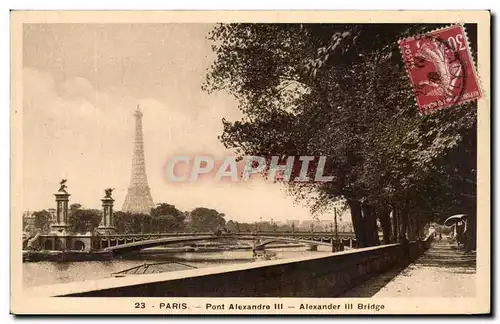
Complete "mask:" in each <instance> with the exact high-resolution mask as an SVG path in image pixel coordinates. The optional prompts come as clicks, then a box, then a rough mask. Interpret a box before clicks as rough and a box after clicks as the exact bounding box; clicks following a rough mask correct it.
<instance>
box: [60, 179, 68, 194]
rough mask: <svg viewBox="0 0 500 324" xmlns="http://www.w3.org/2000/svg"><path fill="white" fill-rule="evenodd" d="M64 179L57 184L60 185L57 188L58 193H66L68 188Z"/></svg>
mask: <svg viewBox="0 0 500 324" xmlns="http://www.w3.org/2000/svg"><path fill="white" fill-rule="evenodd" d="M66 181H68V180H66V179H62V180H61V182H59V184H60V185H61V187H60V188H59V192H64V193H67V192H66V188H68V186H66Z"/></svg>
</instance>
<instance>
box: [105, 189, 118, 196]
mask: <svg viewBox="0 0 500 324" xmlns="http://www.w3.org/2000/svg"><path fill="white" fill-rule="evenodd" d="M113 190H115V188H108V189H104V193H105V196H104V198H112V197H111V194H112V193H113Z"/></svg>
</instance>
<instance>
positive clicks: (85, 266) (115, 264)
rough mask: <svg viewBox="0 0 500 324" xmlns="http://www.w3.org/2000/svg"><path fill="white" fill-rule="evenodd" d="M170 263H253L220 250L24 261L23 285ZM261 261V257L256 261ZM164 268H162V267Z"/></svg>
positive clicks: (325, 250)
mask: <svg viewBox="0 0 500 324" xmlns="http://www.w3.org/2000/svg"><path fill="white" fill-rule="evenodd" d="M266 250H268V251H273V252H275V253H276V257H274V259H287V258H297V257H305V256H321V255H328V254H331V248H329V247H327V246H318V251H306V248H305V247H297V248H281V249H266ZM163 261H168V262H171V263H170V264H169V265H168V266H167V268H168V270H167V271H183V270H188V269H192V268H193V267H196V268H206V267H223V266H224V265H229V264H236V263H248V262H255V260H254V259H253V257H252V251H250V250H235V251H221V252H181V253H177V252H176V253H165V254H162V255H154V256H153V255H147V256H141V257H140V258H136V259H114V260H111V261H85V262H65V263H58V262H25V263H23V284H24V287H25V288H27V287H33V286H39V285H51V284H58V283H66V282H73V281H83V280H94V279H102V278H110V277H111V276H112V274H113V273H116V272H119V271H123V270H126V269H129V268H132V267H136V266H140V265H143V264H145V263H148V264H149V263H155V262H163ZM259 261H261V260H259ZM163 268H165V267H163Z"/></svg>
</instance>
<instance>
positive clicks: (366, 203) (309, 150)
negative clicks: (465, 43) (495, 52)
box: [203, 24, 476, 246]
mask: <svg viewBox="0 0 500 324" xmlns="http://www.w3.org/2000/svg"><path fill="white" fill-rule="evenodd" d="M436 27H440V26H438V25H428V24H427V25H418V24H412V25H400V24H382V25H376V24H369V25H363V24H359V25H341V24H222V25H218V26H217V27H215V28H214V30H213V31H212V33H211V34H210V36H209V37H210V39H212V40H213V41H214V44H215V45H214V47H213V48H214V51H215V53H216V60H215V62H214V64H213V66H212V68H211V70H210V71H209V72H208V74H207V80H206V83H205V84H204V85H203V89H206V90H207V91H209V92H212V91H217V90H226V91H228V92H229V93H230V94H232V95H233V96H234V97H235V98H236V99H237V100H238V101H239V107H240V109H241V110H242V112H243V113H244V118H243V119H242V120H240V121H234V122H230V121H227V120H223V121H222V122H223V126H224V131H223V134H222V135H221V136H220V139H221V141H222V142H223V143H224V144H225V146H226V147H228V148H233V149H236V152H237V153H238V154H240V157H241V156H243V155H260V156H270V155H278V156H285V157H286V156H291V155H294V156H298V155H310V156H327V157H328V160H327V165H326V170H325V171H326V174H331V175H333V177H334V180H333V181H331V182H327V183H293V182H292V183H290V188H289V189H290V192H291V193H293V194H294V195H296V196H297V197H298V198H299V199H306V200H309V201H312V207H313V210H315V211H317V210H321V208H325V207H328V206H329V205H330V204H331V203H332V202H334V201H337V200H339V199H344V200H345V201H346V203H347V206H348V207H349V208H350V209H351V215H352V223H353V227H354V231H355V233H356V238H357V240H358V246H370V245H376V244H379V239H378V226H377V219H378V221H379V223H380V225H381V227H382V230H383V234H384V242H385V243H388V242H390V241H394V240H403V241H404V240H406V239H407V238H409V239H415V238H417V237H418V235H419V233H420V232H421V230H422V228H423V225H424V224H425V223H427V222H429V221H430V220H431V219H433V218H434V217H435V215H439V213H444V212H445V210H449V209H450V208H452V207H453V206H455V208H460V209H465V210H469V211H470V213H472V214H473V213H474V210H475V209H474V206H475V200H474V198H473V199H470V201H469V202H467V201H465V200H464V199H459V198H460V197H461V196H462V195H461V194H462V192H461V191H463V188H464V185H465V183H469V185H468V189H467V193H466V194H469V195H473V194H474V193H475V185H474V183H475V181H474V179H471V175H472V174H473V172H474V171H475V160H474V158H475V156H476V154H475V153H476V149H475V142H474V141H475V140H474V138H473V137H472V136H471V135H472V134H475V132H476V109H475V105H474V104H465V105H461V106H459V107H453V108H452V109H446V110H442V111H438V112H435V113H433V114H431V115H428V116H419V115H418V113H417V110H416V106H415V102H414V94H413V90H412V89H411V86H410V83H409V81H408V76H407V73H406V71H405V68H404V66H403V61H402V59H401V55H400V52H399V48H398V40H399V39H401V38H402V37H405V36H409V35H414V34H419V33H422V32H425V31H428V30H432V29H435V28H436ZM466 28H470V30H469V32H468V34H471V35H472V36H471V40H472V42H473V43H474V42H475V38H474V35H475V32H474V26H466ZM473 47H474V46H473ZM470 156H472V157H474V158H473V159H470V158H468V157H470ZM452 157H454V159H453V158H452ZM457 159H458V161H460V160H463V159H465V160H466V161H467V163H464V164H463V165H461V166H460V167H459V168H458V169H460V171H461V172H460V176H459V177H456V176H455V175H454V173H455V172H452V170H455V169H457V166H456V164H457V163H456V161H457ZM295 171H296V170H295ZM309 171H310V173H312V172H313V168H311V169H310V170H309ZM311 175H312V174H311ZM312 176H314V175H312ZM460 177H461V178H460ZM467 180H469V181H472V183H470V182H468V181H467ZM310 193H314V194H315V195H310ZM439 198H443V199H442V200H441V201H440V200H439ZM391 214H392V217H391V216H390V215H391Z"/></svg>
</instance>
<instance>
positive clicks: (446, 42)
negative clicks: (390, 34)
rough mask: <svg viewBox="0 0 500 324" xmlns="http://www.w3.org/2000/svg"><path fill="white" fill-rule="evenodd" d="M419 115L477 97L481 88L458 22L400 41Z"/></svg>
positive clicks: (465, 36) (462, 29)
mask: <svg viewBox="0 0 500 324" xmlns="http://www.w3.org/2000/svg"><path fill="white" fill-rule="evenodd" d="M400 48H401V52H402V54H403V58H404V61H405V65H406V68H407V70H408V73H409V75H410V80H411V83H412V85H413V87H414V90H415V99H416V102H417V105H418V109H419V112H420V113H421V114H427V113H430V112H433V111H436V110H439V109H443V108H447V107H451V106H454V105H459V104H461V103H463V102H466V101H470V100H477V99H479V98H480V97H481V88H480V86H479V81H478V77H477V75H476V70H475V67H474V61H473V58H472V55H471V52H470V48H469V44H468V40H467V35H466V33H465V30H464V27H463V26H462V25H454V26H450V27H448V28H444V29H440V30H436V31H433V32H429V33H426V34H424V35H418V36H415V37H411V38H407V39H404V40H401V41H400Z"/></svg>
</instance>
